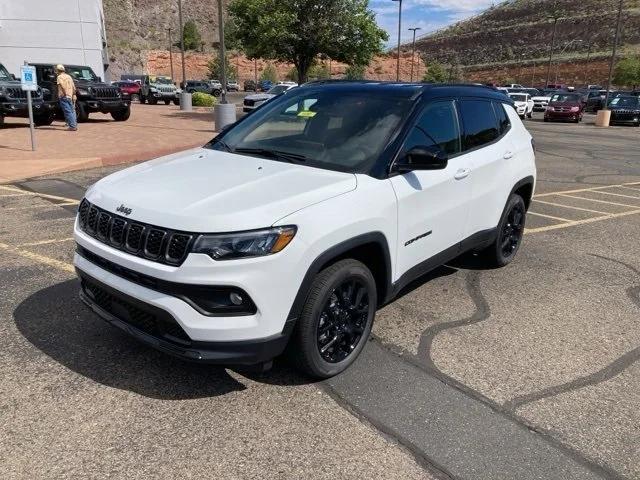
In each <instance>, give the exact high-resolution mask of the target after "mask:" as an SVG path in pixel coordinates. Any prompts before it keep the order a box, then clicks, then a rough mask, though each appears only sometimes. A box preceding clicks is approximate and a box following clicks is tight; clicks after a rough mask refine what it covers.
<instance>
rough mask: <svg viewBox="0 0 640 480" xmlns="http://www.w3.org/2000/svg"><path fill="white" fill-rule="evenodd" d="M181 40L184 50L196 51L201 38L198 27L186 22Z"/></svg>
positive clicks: (191, 21)
mask: <svg viewBox="0 0 640 480" xmlns="http://www.w3.org/2000/svg"><path fill="white" fill-rule="evenodd" d="M182 38H183V40H184V49H185V50H197V49H198V48H200V46H201V44H202V37H201V35H200V32H199V31H198V26H197V25H196V22H194V21H193V20H187V21H186V22H185V24H184V26H183V30H182Z"/></svg>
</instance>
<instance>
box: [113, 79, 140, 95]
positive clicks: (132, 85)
mask: <svg viewBox="0 0 640 480" xmlns="http://www.w3.org/2000/svg"><path fill="white" fill-rule="evenodd" d="M113 85H114V86H116V87H119V88H120V91H121V92H122V93H124V94H126V95H129V96H130V97H132V98H133V96H134V95H135V96H136V98H140V84H139V83H136V82H130V81H121V82H113Z"/></svg>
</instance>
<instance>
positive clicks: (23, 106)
mask: <svg viewBox="0 0 640 480" xmlns="http://www.w3.org/2000/svg"><path fill="white" fill-rule="evenodd" d="M32 106H33V115H34V116H36V117H37V116H39V115H46V114H48V113H49V112H50V111H51V110H52V107H51V106H50V104H49V103H46V102H43V101H42V100H39V101H35V102H33V103H32ZM0 115H2V116H5V117H20V118H27V117H29V105H28V104H27V101H26V100H24V101H20V102H1V103H0Z"/></svg>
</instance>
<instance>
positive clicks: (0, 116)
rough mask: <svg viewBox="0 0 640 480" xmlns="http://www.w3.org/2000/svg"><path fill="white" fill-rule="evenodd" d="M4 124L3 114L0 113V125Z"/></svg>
mask: <svg viewBox="0 0 640 480" xmlns="http://www.w3.org/2000/svg"><path fill="white" fill-rule="evenodd" d="M3 125H4V115H0V127H2V126H3Z"/></svg>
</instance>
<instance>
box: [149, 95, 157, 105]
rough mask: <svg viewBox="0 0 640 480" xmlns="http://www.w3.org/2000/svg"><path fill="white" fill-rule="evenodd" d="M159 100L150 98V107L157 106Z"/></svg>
mask: <svg viewBox="0 0 640 480" xmlns="http://www.w3.org/2000/svg"><path fill="white" fill-rule="evenodd" d="M157 104H158V99H157V98H155V97H149V105H157Z"/></svg>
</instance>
